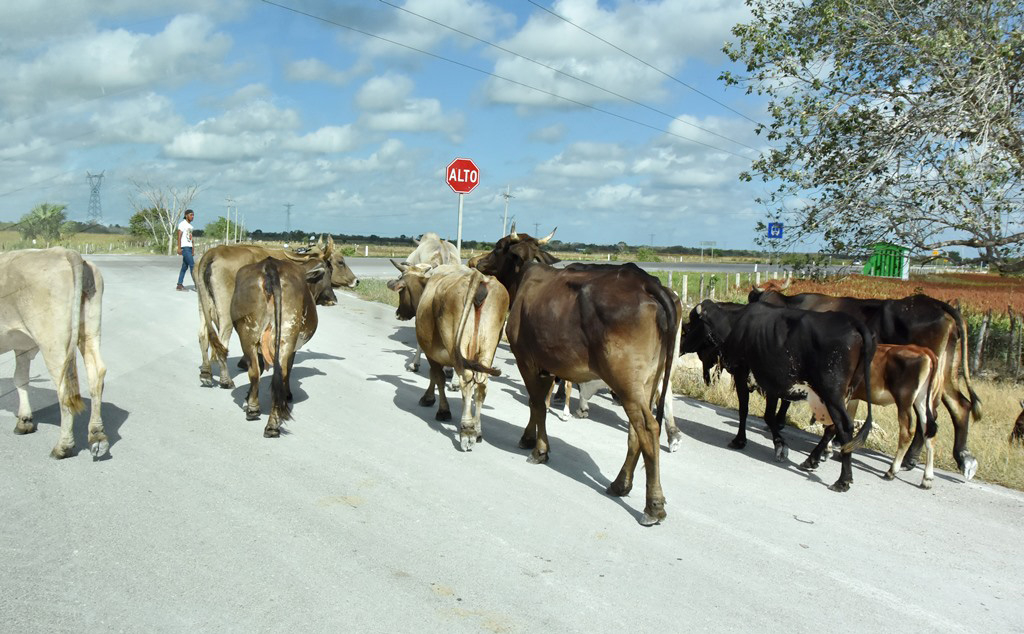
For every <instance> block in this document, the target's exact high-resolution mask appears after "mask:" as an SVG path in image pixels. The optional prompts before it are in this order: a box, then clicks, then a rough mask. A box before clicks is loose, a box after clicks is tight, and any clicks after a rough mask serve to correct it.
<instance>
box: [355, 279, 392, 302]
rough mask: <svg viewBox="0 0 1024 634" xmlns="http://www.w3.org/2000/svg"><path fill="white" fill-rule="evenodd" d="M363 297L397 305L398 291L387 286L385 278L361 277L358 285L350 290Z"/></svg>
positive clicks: (372, 300)
mask: <svg viewBox="0 0 1024 634" xmlns="http://www.w3.org/2000/svg"><path fill="white" fill-rule="evenodd" d="M352 292H354V293H355V294H356V295H358V296H359V297H361V298H363V299H367V300H370V301H371V302H379V303H381V304H388V305H389V306H396V307H397V306H398V293H396V292H395V291H393V290H391V289H390V288H388V287H387V281H386V280H378V279H374V278H363V279H360V280H359V286H357V287H355V289H354V290H353V291H352Z"/></svg>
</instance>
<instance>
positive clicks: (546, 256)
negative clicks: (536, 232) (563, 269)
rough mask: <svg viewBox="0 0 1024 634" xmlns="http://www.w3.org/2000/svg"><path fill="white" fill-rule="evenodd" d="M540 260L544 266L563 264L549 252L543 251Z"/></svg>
mask: <svg viewBox="0 0 1024 634" xmlns="http://www.w3.org/2000/svg"><path fill="white" fill-rule="evenodd" d="M538 259H539V260H540V261H541V262H543V263H544V264H554V263H555V262H561V260H559V259H558V258H556V257H555V256H553V255H551V254H550V253H548V252H547V251H541V252H540V255H539V256H538Z"/></svg>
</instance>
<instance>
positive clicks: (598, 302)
mask: <svg viewBox="0 0 1024 634" xmlns="http://www.w3.org/2000/svg"><path fill="white" fill-rule="evenodd" d="M553 235H554V232H553V231H552V232H551V234H550V235H548V236H547V237H546V238H543V239H540V240H538V239H536V238H533V237H531V236H528V235H525V234H518V233H516V231H515V227H514V226H513V228H512V232H511V233H510V234H509V235H507V236H505V237H504V238H502V239H501V240H499V241H498V242H497V244H495V246H494V249H493V250H492V251H491V252H490V253H488V254H487V255H485V256H483V257H482V258H480V260H479V261H477V263H476V265H477V268H478V269H480V270H481V271H483V272H484V273H487V274H489V275H494V276H496V277H497V278H498V280H499V281H501V283H502V284H504V285H505V288H507V289H508V291H509V295H510V297H511V298H512V307H511V310H510V312H509V318H508V326H507V327H506V334H507V336H508V342H509V347H510V348H511V350H512V354H514V355H515V357H516V364H517V365H518V366H519V371H520V373H521V374H522V377H523V381H524V383H525V384H526V390H527V392H528V393H529V397H530V421H529V423H528V424H527V426H526V429H525V430H524V431H523V436H522V438H521V439H520V441H519V446H520V447H523V448H531V447H532V448H533V452H532V454H531V455H530V459H529V460H530V462H532V463H543V462H547V460H548V448H549V445H548V435H547V427H546V424H545V421H546V416H547V408H546V407H545V399H546V397H547V393H548V390H549V389H550V387H551V383H552V381H554V377H555V376H559V377H561V378H563V379H566V380H569V381H573V382H583V381H590V380H593V379H601V380H603V381H604V382H605V383H607V384H608V387H610V388H611V389H612V390H613V391H614V392H615V394H617V395H618V397H619V399H620V400H621V401H622V406H623V409H624V410H625V412H626V417H627V418H628V420H629V440H628V450H627V453H626V460H625V462H624V463H623V465H622V469H621V470H620V471H619V474H618V476H617V477H616V478H615V480H614V481H613V482H612V483H611V484H610V485H609V487H608V492H609V493H610V494H612V495H626V494H627V493H629V491H630V489H632V487H633V472H634V470H635V469H636V465H637V462H638V461H639V459H640V457H641V455H642V456H643V459H644V468H645V471H646V474H647V495H646V502H645V506H644V514H643V517H642V518H641V520H640V522H641V523H642V524H644V525H651V524H656V523H658V522H659V521H661V520H662V519H664V518H665V496H664V494H663V493H662V490H661V477H660V471H659V466H658V455H659V453H660V452H659V446H658V436H659V435H660V431H661V430H660V423H659V420H660V419H661V417H662V411H663V409H664V401H665V394H667V393H668V392H669V390H668V389H667V385H668V383H669V381H670V380H671V373H672V364H673V361H674V360H675V351H676V350H677V349H678V348H679V328H680V314H681V311H682V307H681V306H680V304H679V300H678V299H674V298H673V297H672V295H671V294H670V293H669V291H668V289H666V288H665V287H664V286H662V285H661V283H660V282H659V281H658V279H657V278H655V277H654V276H652V275H648V274H647V273H645V272H644V271H643V270H641V269H640V268H639V267H637V266H636V265H633V264H624V265H571V266H568V267H566V268H564V269H556V268H554V267H552V266H550V264H552V263H553V262H557V259H556V258H555V257H553V256H552V255H550V254H549V253H546V252H544V251H543V250H541V247H542V246H543V245H544V244H546V243H547V242H548V241H549V240H550V239H551V237H552V236H553ZM659 383H661V384H662V396H661V399H660V400H659V403H658V416H657V418H656V417H655V415H654V414H653V413H652V412H651V408H650V403H651V401H652V398H653V396H654V392H655V390H656V389H657V386H658V384H659Z"/></svg>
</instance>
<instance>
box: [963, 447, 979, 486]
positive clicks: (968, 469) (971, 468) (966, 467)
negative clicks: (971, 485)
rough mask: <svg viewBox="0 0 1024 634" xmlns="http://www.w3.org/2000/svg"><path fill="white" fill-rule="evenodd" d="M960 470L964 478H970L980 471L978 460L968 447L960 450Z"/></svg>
mask: <svg viewBox="0 0 1024 634" xmlns="http://www.w3.org/2000/svg"><path fill="white" fill-rule="evenodd" d="M960 471H961V473H963V474H964V480H970V479H971V478H973V477H974V474H976V473H977V472H978V461H977V460H976V459H975V458H974V456H972V455H971V454H970V452H969V451H967V450H966V449H965V450H964V451H962V452H960Z"/></svg>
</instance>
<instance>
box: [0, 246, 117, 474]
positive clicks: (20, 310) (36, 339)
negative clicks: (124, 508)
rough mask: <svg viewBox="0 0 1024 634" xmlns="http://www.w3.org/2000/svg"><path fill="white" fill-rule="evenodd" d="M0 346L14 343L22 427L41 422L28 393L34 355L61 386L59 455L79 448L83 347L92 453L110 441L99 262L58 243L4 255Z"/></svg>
mask: <svg viewBox="0 0 1024 634" xmlns="http://www.w3.org/2000/svg"><path fill="white" fill-rule="evenodd" d="M0 297H2V298H3V300H2V301H0V354H3V353H5V352H9V351H14V355H15V364H14V387H15V389H17V391H18V399H19V400H18V421H17V423H16V424H15V426H14V433H15V434H31V433H32V432H34V431H35V430H36V424H35V422H33V420H32V406H31V405H30V404H29V400H28V390H27V389H26V388H27V387H28V379H29V363H30V362H31V361H32V359H33V358H34V357H35V356H36V353H38V352H42V353H43V362H44V363H45V364H46V368H47V370H49V372H50V378H51V379H53V382H54V383H55V384H56V386H57V401H58V403H59V404H60V438H59V439H58V441H57V445H56V446H55V447H54V448H53V451H51V452H50V455H51V456H53V457H54V458H66V457H68V456H71V455H73V454H74V449H75V435H74V421H75V414H77V413H79V412H81V411H82V410H84V409H85V403H83V402H82V397H81V394H80V393H79V391H78V361H77V355H76V354H75V348H76V347H77V348H78V349H79V350H81V352H82V359H83V360H84V362H85V370H86V372H87V373H88V375H89V396H90V397H91V399H92V414H91V416H90V417H89V449H90V451H91V452H92V456H93V459H96V458H100V457H102V456H104V455H106V453H107V451H108V449H109V443H108V442H107V435H106V433H105V432H104V430H103V420H102V418H101V417H100V406H101V403H102V399H103V379H104V377H105V376H106V373H107V369H106V366H105V365H103V359H102V358H101V357H100V314H101V310H102V302H103V278H102V276H100V271H99V269H97V268H96V266H95V265H93V264H91V263H89V262H86V261H85V260H83V259H82V256H81V255H79V254H78V253H77V252H75V251H71V250H68V249H64V248H61V247H55V248H52V249H29V250H23V251H12V252H10V253H4V254H2V255H0Z"/></svg>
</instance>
